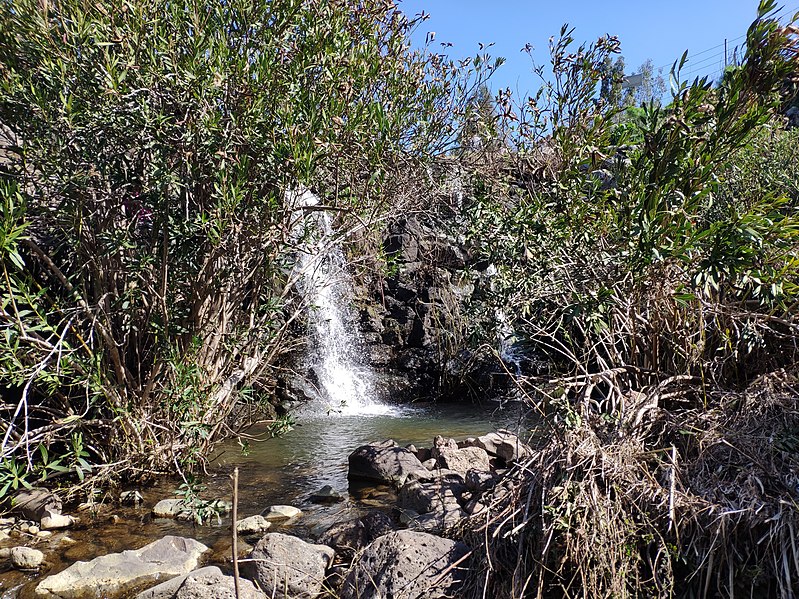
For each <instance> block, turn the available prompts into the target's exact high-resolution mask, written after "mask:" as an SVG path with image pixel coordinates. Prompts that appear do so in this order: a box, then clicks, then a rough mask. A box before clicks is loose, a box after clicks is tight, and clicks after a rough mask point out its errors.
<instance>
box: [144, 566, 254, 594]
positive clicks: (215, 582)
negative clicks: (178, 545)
mask: <svg viewBox="0 0 799 599" xmlns="http://www.w3.org/2000/svg"><path fill="white" fill-rule="evenodd" d="M239 598H240V599H266V595H264V594H263V593H262V592H261V591H259V590H258V589H257V588H255V585H254V584H253V583H252V582H251V581H249V580H247V579H246V578H239ZM136 599H236V590H235V584H234V582H233V577H232V576H225V575H224V574H222V571H221V570H220V569H219V568H217V567H216V566H208V567H206V568H200V569H199V570H194V572H189V573H188V574H186V575H185V576H178V577H177V578H173V579H171V580H167V581H166V582H162V583H161V584H159V585H158V586H154V587H153V588H151V589H147V590H146V591H143V592H141V593H139V594H138V595H136Z"/></svg>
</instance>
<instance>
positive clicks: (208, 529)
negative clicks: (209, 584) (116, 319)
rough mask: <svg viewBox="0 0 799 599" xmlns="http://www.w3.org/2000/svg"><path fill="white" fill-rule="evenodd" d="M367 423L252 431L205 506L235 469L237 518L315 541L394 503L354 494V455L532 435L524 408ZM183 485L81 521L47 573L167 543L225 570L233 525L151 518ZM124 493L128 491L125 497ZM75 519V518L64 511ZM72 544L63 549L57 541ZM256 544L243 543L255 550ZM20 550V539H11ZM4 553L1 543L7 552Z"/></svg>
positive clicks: (50, 546)
mask: <svg viewBox="0 0 799 599" xmlns="http://www.w3.org/2000/svg"><path fill="white" fill-rule="evenodd" d="M375 412H376V413H371V414H369V413H367V414H359V415H354V414H336V413H326V412H325V411H324V410H320V409H313V408H308V409H306V410H305V411H303V412H300V413H298V414H296V415H295V425H294V427H293V429H292V430H290V431H289V432H287V433H286V434H285V435H283V436H281V437H276V438H270V437H269V435H268V432H267V430H266V428H265V427H261V428H258V427H255V428H253V429H251V430H250V431H248V432H249V434H250V435H253V436H255V437H261V438H263V440H262V441H251V442H250V443H249V447H248V451H247V452H242V449H241V447H240V446H239V444H238V443H235V442H229V443H227V444H226V445H224V446H222V447H221V448H220V452H219V454H218V457H217V458H216V459H215V461H214V462H213V463H212V466H211V467H210V468H209V472H208V476H206V477H204V479H203V481H202V482H203V484H204V485H205V487H206V491H205V492H204V493H203V496H204V497H206V498H221V499H226V500H230V499H231V483H230V474H231V473H232V472H233V469H234V468H235V467H238V468H239V507H238V509H239V518H244V517H246V516H251V515H254V514H259V513H261V512H262V511H263V510H264V509H265V508H267V507H268V506H270V505H274V504H289V505H293V506H296V507H298V508H300V509H301V510H302V511H303V515H302V516H301V517H300V518H298V519H297V520H296V521H295V522H290V523H287V524H284V525H282V526H275V527H274V528H273V529H272V530H275V531H282V532H287V533H291V534H295V535H298V536H300V537H303V538H306V539H315V538H316V537H318V535H319V534H321V532H323V531H324V530H325V529H327V528H328V527H329V526H330V525H332V524H334V523H335V522H339V521H342V520H346V519H348V518H352V517H355V516H357V515H360V514H362V513H363V512H365V511H368V510H369V509H375V508H378V509H390V507H391V506H392V505H393V503H394V500H395V495H394V491H393V490H392V489H390V488H388V487H375V486H366V485H362V484H354V483H353V484H350V483H349V482H348V481H347V456H348V455H349V454H350V453H351V452H352V451H353V450H354V449H355V448H357V447H358V446H360V445H364V444H367V443H371V442H376V441H383V440H385V439H394V440H395V441H396V442H397V443H399V444H400V445H406V444H411V443H412V444H415V445H416V446H417V447H430V446H431V445H432V441H433V437H435V436H436V435H443V436H445V437H451V438H454V439H456V440H460V439H465V438H467V437H471V436H478V435H482V434H485V433H486V432H489V431H492V430H496V429H497V428H507V429H510V430H512V431H514V432H516V433H517V434H519V436H521V437H523V438H526V437H527V436H529V431H528V429H527V426H526V424H525V421H524V419H523V414H524V410H523V408H522V406H521V405H520V404H518V403H507V404H506V405H505V407H504V408H502V409H493V410H492V409H486V408H478V407H474V406H471V405H457V404H444V405H435V404H434V405H425V406H419V405H416V406H401V407H392V408H391V409H389V410H375ZM180 482H181V481H180V480H172V479H169V480H163V481H160V482H158V483H157V484H155V485H153V486H152V487H149V488H147V489H144V490H142V495H143V496H144V501H143V502H142V504H141V505H140V506H139V507H119V506H115V505H113V502H111V501H109V502H108V503H107V504H106V505H104V506H103V507H101V508H100V509H99V510H97V511H96V513H94V514H92V513H89V512H84V513H81V514H78V515H79V516H80V517H81V523H80V524H79V525H78V526H77V527H76V528H74V529H70V530H69V531H65V532H62V533H57V534H55V535H54V536H53V537H52V538H50V539H47V540H43V541H41V542H40V544H39V548H40V549H42V551H44V552H45V554H46V555H48V562H49V565H50V573H54V572H57V571H59V570H62V569H63V568H65V567H66V566H68V565H69V564H71V563H73V562H74V561H76V560H89V559H92V558H94V557H97V556H99V555H104V554H106V553H110V552H117V551H122V550H125V549H134V548H138V547H141V546H143V545H145V544H146V543H149V542H151V541H153V540H156V539H158V538H160V537H162V536H164V535H166V534H174V535H182V536H189V537H193V538H196V539H198V540H200V541H202V542H203V543H205V544H206V545H208V546H209V547H212V549H213V550H214V553H213V555H212V556H211V561H212V562H218V563H221V562H224V561H225V560H226V558H227V557H228V555H229V552H230V538H229V537H230V532H229V526H230V519H229V517H228V518H223V519H222V521H221V522H220V523H214V524H213V525H210V526H208V525H206V526H195V525H193V524H191V523H186V522H179V521H175V520H170V519H162V518H153V517H152V516H151V513H150V510H151V509H152V506H153V505H154V504H155V503H156V502H157V501H158V500H160V499H164V498H167V497H174V496H175V495H174V492H175V490H176V489H177V487H178V486H179V484H180ZM324 485H330V486H332V487H333V488H334V489H335V490H337V491H338V492H340V493H341V494H342V495H343V496H344V498H345V499H344V501H342V502H339V503H335V504H332V505H319V504H314V503H311V502H310V501H309V496H310V495H311V494H312V493H313V492H315V491H317V490H318V489H320V488H321V487H323V486H324ZM123 490H124V489H123ZM67 511H70V510H67ZM67 535H68V536H69V537H70V538H71V539H73V540H74V541H75V543H74V544H71V545H67V544H65V543H62V542H61V540H62V539H63V537H64V536H67ZM256 540H257V539H244V541H250V542H252V543H254V542H255V541H256ZM13 541H14V543H13V544H20V543H21V542H23V541H24V539H14V540H13ZM6 544H7V543H3V545H6ZM32 580H33V579H32V578H31V577H30V576H29V575H26V574H23V573H20V572H14V571H6V572H0V596H2V597H11V596H15V595H16V592H14V593H8V591H9V590H10V589H12V588H16V589H20V587H19V585H21V584H23V585H24V588H23V589H21V591H22V592H21V593H20V594H19V596H20V597H27V596H31V590H32V587H33V586H34V585H32V584H25V583H30V581H32Z"/></svg>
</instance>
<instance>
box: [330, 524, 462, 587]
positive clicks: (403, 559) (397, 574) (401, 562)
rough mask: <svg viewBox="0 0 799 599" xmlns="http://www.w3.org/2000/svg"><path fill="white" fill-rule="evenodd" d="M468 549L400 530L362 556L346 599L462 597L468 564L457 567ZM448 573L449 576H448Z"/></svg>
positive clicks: (350, 578) (347, 584) (349, 579)
mask: <svg viewBox="0 0 799 599" xmlns="http://www.w3.org/2000/svg"><path fill="white" fill-rule="evenodd" d="M467 552H468V548H467V547H466V546H465V545H463V544H462V543H458V542H456V541H452V540H449V539H442V538H440V537H436V536H433V535H430V534H427V533H424V532H414V531H410V530H400V531H397V532H392V533H389V534H387V535H385V536H382V537H380V538H379V539H377V540H376V541H375V542H374V543H372V544H371V545H370V546H369V547H367V548H366V550H365V551H364V552H363V553H362V554H361V555H360V557H359V558H358V560H357V561H356V562H355V566H354V567H353V569H352V570H351V571H350V573H349V575H348V576H347V579H346V581H345V583H344V588H343V589H342V594H341V597H342V599H385V598H386V597H392V598H393V599H443V598H445V597H458V596H459V594H458V587H459V585H460V583H461V580H462V577H461V573H462V572H463V571H465V565H463V564H462V565H461V566H460V567H454V568H451V569H450V567H451V566H453V564H455V562H457V561H458V560H460V559H461V558H463V557H464V556H465V555H466V554H467ZM445 572H446V573H445Z"/></svg>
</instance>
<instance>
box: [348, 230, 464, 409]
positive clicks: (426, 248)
mask: <svg viewBox="0 0 799 599" xmlns="http://www.w3.org/2000/svg"><path fill="white" fill-rule="evenodd" d="M383 249H384V251H385V254H386V256H387V258H388V261H389V265H390V273H389V276H387V277H386V278H385V280H384V281H383V282H382V288H381V289H380V290H379V292H377V293H375V294H370V293H369V292H365V293H364V298H365V299H366V298H368V299H367V302H368V305H367V307H365V308H362V309H361V328H362V329H363V330H364V333H365V338H366V339H367V340H368V342H369V353H370V355H371V356H372V357H373V359H372V366H373V367H376V368H379V369H381V370H383V372H384V373H387V374H392V373H393V374H408V373H412V376H411V377H409V378H410V385H409V386H408V387H407V388H405V389H399V390H397V389H387V390H386V391H387V394H391V395H392V396H393V397H397V395H398V392H399V396H400V398H401V397H402V396H403V395H407V396H411V395H412V396H414V397H415V398H419V397H430V396H431V395H434V394H436V393H435V392H436V391H439V389H437V387H438V386H439V382H440V381H441V377H442V373H444V372H445V370H447V369H449V368H451V366H452V365H451V364H450V363H449V362H450V360H451V358H452V357H451V356H449V355H448V354H447V350H446V349H445V348H448V347H451V343H450V342H449V338H450V337H451V335H452V331H455V330H458V326H456V321H457V320H458V318H459V315H460V311H461V305H462V303H463V301H464V300H467V299H468V298H469V297H470V296H471V295H472V293H473V292H474V289H475V287H474V283H473V281H472V279H471V276H470V275H467V274H466V273H465V271H464V269H465V267H466V265H467V263H468V256H467V254H466V252H465V250H464V249H462V248H461V247H460V245H459V244H458V242H457V241H456V240H455V239H452V238H449V237H447V236H446V235H444V234H442V233H441V232H440V231H438V230H436V228H434V227H433V226H429V225H427V224H423V223H422V222H421V221H420V220H419V219H417V218H416V217H413V216H408V217H406V218H403V219H401V220H399V221H397V222H395V223H393V224H392V225H391V227H390V228H389V232H388V234H387V236H386V238H385V240H384V243H383ZM364 291H365V290H364ZM403 392H404V393H403Z"/></svg>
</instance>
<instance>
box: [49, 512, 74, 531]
mask: <svg viewBox="0 0 799 599" xmlns="http://www.w3.org/2000/svg"><path fill="white" fill-rule="evenodd" d="M73 524H75V518H73V517H72V516H65V515H63V514H56V513H53V512H51V511H49V510H48V512H47V515H46V516H42V521H41V525H42V530H53V529H55V528H68V527H70V526H72V525H73Z"/></svg>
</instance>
